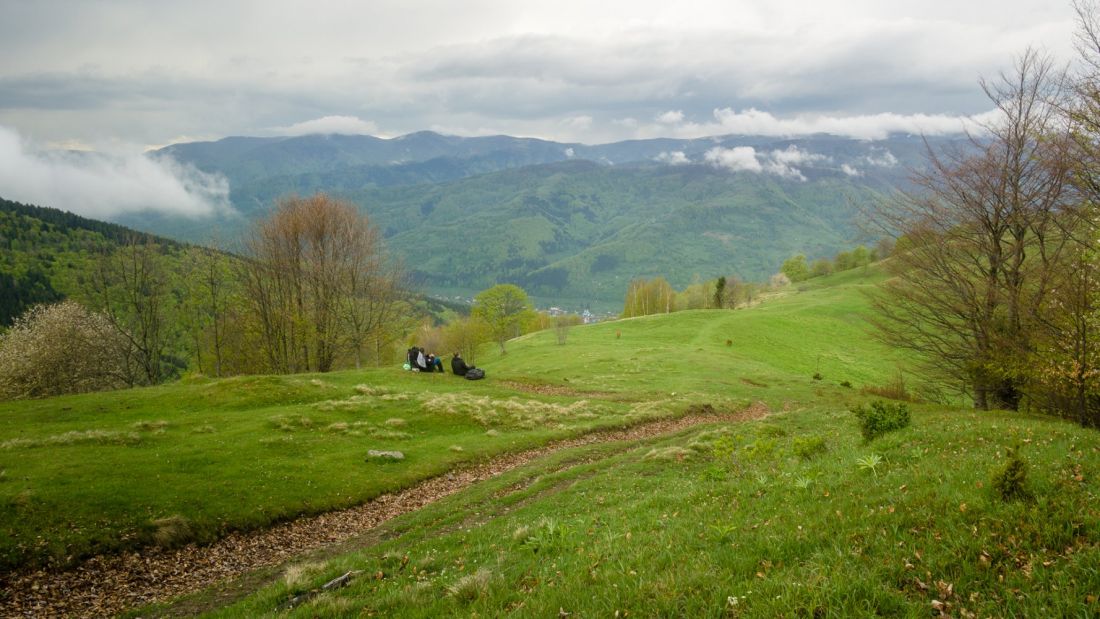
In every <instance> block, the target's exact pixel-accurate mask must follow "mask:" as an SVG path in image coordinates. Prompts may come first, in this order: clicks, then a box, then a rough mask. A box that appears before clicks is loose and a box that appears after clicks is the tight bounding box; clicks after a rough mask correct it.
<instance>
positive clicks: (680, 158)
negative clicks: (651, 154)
mask: <svg viewBox="0 0 1100 619" xmlns="http://www.w3.org/2000/svg"><path fill="white" fill-rule="evenodd" d="M655 159H656V160H657V161H660V162H661V163H667V164H668V165H687V164H689V163H691V160H690V159H688V158H687V155H685V154H684V151H682V150H674V151H671V152H668V151H666V152H663V153H661V154H660V155H657V157H655Z"/></svg>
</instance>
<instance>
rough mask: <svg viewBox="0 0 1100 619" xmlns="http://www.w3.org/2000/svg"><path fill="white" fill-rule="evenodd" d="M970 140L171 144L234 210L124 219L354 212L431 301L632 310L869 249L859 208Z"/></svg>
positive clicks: (172, 232)
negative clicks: (725, 280) (659, 286)
mask: <svg viewBox="0 0 1100 619" xmlns="http://www.w3.org/2000/svg"><path fill="white" fill-rule="evenodd" d="M954 143H963V139H962V138H961V137H959V136H955V137H939V138H927V139H926V138H922V137H919V136H912V135H893V136H890V137H888V138H885V139H881V140H856V139H850V138H844V137H837V136H832V135H825V134H821V135H813V136H806V137H798V138H775V137H766V136H721V137H708V138H699V139H673V138H658V139H650V140H633V141H626V142H617V143H612V144H602V145H585V144H579V143H561V142H553V141H548V140H539V139H533V138H517V137H510V136H487V137H456V136H446V135H440V134H438V133H433V132H427V131H425V132H418V133H412V134H409V135H404V136H400V137H396V138H390V139H385V138H378V137H372V136H359V135H308V136H300V137H276V138H258V137H229V138H225V139H222V140H218V141H214V142H191V143H183V144H175V145H171V146H168V147H165V148H163V149H161V150H159V151H155V152H153V153H152V154H151V156H152V157H171V158H172V159H175V160H176V161H178V162H180V163H183V164H186V165H191V166H194V167H195V168H197V169H198V170H201V171H203V172H206V173H211V174H220V175H223V176H224V177H225V178H226V179H227V180H228V182H229V187H230V194H229V197H230V201H231V203H232V206H233V209H234V210H233V212H232V213H222V214H220V215H217V216H214V217H210V218H205V219H188V218H184V217H179V216H170V215H165V214H161V213H155V212H141V213H137V214H133V213H131V214H128V215H124V216H121V217H119V218H118V219H117V221H118V222H119V223H123V224H126V225H129V226H132V227H135V228H138V229H141V230H147V231H150V232H155V233H158V234H164V235H167V236H171V237H175V238H179V239H181V240H188V241H199V242H202V241H209V240H210V239H211V238H212V237H213V236H214V233H215V231H216V234H217V236H218V238H220V239H221V240H222V242H223V243H224V242H227V241H228V242H230V243H231V242H232V241H233V240H234V239H236V238H239V236H240V235H241V234H243V233H244V232H245V231H246V230H247V228H248V226H249V225H250V221H251V220H252V219H254V218H256V217H259V216H262V215H264V214H266V213H267V212H268V211H269V210H270V209H271V208H272V207H273V205H274V204H275V202H276V201H277V200H278V199H279V198H280V197H281V196H285V195H290V194H299V195H308V194H312V193H314V192H316V191H324V192H327V193H329V194H332V195H335V196H337V197H341V198H345V199H348V200H350V201H352V202H354V203H355V204H357V205H358V206H359V207H360V208H361V209H362V210H363V211H364V212H365V213H367V214H368V216H369V217H370V218H371V219H372V221H373V222H374V223H375V224H376V225H378V226H380V228H381V229H382V230H383V231H384V234H385V237H386V239H387V241H388V243H389V246H390V247H391V249H392V250H393V251H394V252H395V253H396V254H397V255H399V256H401V257H402V259H403V260H404V261H405V262H406V264H407V265H408V266H409V268H410V269H411V271H412V272H413V273H414V274H415V275H416V277H417V279H418V280H419V281H420V282H421V283H422V285H424V286H425V287H427V288H428V289H430V290H455V291H476V290H478V289H481V288H484V287H487V286H490V285H492V284H495V283H498V282H512V283H517V284H520V285H522V286H524V287H526V288H527V289H528V290H529V291H530V292H532V293H533V294H535V295H538V296H541V297H545V298H548V299H570V300H584V299H592V300H602V301H610V300H621V299H622V296H623V293H624V292H625V289H626V284H627V283H628V282H629V281H630V280H631V279H633V278H635V277H650V276H657V275H661V276H664V277H666V278H667V279H669V280H670V281H671V282H672V283H673V284H674V285H676V286H684V285H686V284H688V283H690V281H691V280H692V279H693V278H695V277H699V278H703V279H706V278H712V277H715V276H718V275H727V276H729V275H734V276H737V277H740V278H742V279H753V280H759V279H763V278H766V277H767V276H769V275H770V274H772V273H774V272H775V271H776V270H777V269H778V267H779V264H780V263H781V262H782V261H783V260H784V259H785V258H787V257H789V256H790V255H791V254H794V253H798V252H803V253H806V254H807V255H808V256H809V257H810V258H814V257H818V256H831V255H832V254H835V253H836V252H837V251H840V250H843V249H847V248H849V247H851V246H852V245H854V244H857V243H859V242H869V241H873V240H874V239H873V238H871V237H870V236H868V234H867V233H866V232H864V231H863V230H862V229H861V227H860V225H859V224H860V222H859V212H860V209H861V207H863V206H865V205H867V204H868V203H870V202H872V201H877V200H883V199H886V197H887V196H889V194H891V193H892V192H894V191H895V190H896V188H897V187H899V186H904V185H905V183H906V178H907V175H908V171H909V170H910V169H912V168H915V167H919V166H921V165H923V161H924V154H925V152H926V148H928V147H931V148H934V149H940V148H945V147H950V146H951V145H952V144H954Z"/></svg>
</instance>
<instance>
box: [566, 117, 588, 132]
mask: <svg viewBox="0 0 1100 619" xmlns="http://www.w3.org/2000/svg"><path fill="white" fill-rule="evenodd" d="M561 124H562V126H564V127H568V128H569V129H571V130H574V131H576V130H580V131H586V130H588V129H590V128H591V127H592V117H591V116H588V115H586V114H582V115H580V116H570V117H568V118H565V119H563V120H562V121H561Z"/></svg>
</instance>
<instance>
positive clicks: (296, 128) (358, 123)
mask: <svg viewBox="0 0 1100 619" xmlns="http://www.w3.org/2000/svg"><path fill="white" fill-rule="evenodd" d="M272 132H273V133H275V134H277V135H286V136H299V135H313V134H322V135H328V134H333V133H339V134H344V135H377V134H378V125H377V124H375V123H374V122H372V121H369V120H363V119H362V118H359V117H358V116H322V117H321V118H314V119H313V120H307V121H304V122H300V123H294V124H293V125H289V126H286V127H275V128H274V129H272Z"/></svg>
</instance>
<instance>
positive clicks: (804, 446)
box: [791, 436, 827, 460]
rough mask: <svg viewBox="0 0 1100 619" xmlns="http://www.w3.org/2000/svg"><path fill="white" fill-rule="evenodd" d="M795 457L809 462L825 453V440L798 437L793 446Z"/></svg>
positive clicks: (815, 437)
mask: <svg viewBox="0 0 1100 619" xmlns="http://www.w3.org/2000/svg"><path fill="white" fill-rule="evenodd" d="M791 449H792V450H794V455H796V456H798V457H799V458H802V459H803V460H809V459H811V458H813V457H814V456H816V455H817V454H820V453H825V451H826V450H827V448H826V447H825V439H824V438H822V437H820V436H797V437H795V439H794V442H793V443H792V444H791Z"/></svg>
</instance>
